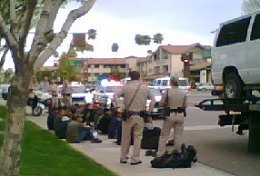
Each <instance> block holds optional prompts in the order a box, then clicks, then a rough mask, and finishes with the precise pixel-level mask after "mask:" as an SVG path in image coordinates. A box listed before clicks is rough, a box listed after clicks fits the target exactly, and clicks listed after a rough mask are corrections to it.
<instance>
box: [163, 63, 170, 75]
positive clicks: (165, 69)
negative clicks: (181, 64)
mask: <svg viewBox="0 0 260 176" xmlns="http://www.w3.org/2000/svg"><path fill="white" fill-rule="evenodd" d="M162 69H163V72H164V73H165V72H168V71H169V68H168V65H164V66H163V67H162Z"/></svg>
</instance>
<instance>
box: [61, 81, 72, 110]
mask: <svg viewBox="0 0 260 176" xmlns="http://www.w3.org/2000/svg"><path fill="white" fill-rule="evenodd" d="M62 94H63V101H64V104H65V106H66V107H71V106H72V97H71V94H72V87H71V85H70V83H69V80H67V79H66V80H64V83H63V89H62Z"/></svg>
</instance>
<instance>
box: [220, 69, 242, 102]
mask: <svg viewBox="0 0 260 176" xmlns="http://www.w3.org/2000/svg"><path fill="white" fill-rule="evenodd" d="M242 91H243V83H242V81H241V79H240V78H239V76H238V75H237V74H236V73H229V74H228V75H227V76H226V78H225V80H224V97H225V98H239V97H241V96H242V93H243V92H242Z"/></svg>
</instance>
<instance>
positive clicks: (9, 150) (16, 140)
mask: <svg viewBox="0 0 260 176" xmlns="http://www.w3.org/2000/svg"><path fill="white" fill-rule="evenodd" d="M16 78H19V79H13V81H12V84H11V91H10V93H9V97H8V101H7V104H8V110H7V117H6V126H5V136H4V143H3V147H2V149H1V158H0V176H18V175H19V166H20V156H21V152H22V139H23V128H24V121H25V110H26V101H27V97H28V84H29V83H28V81H27V80H29V79H27V80H26V81H24V78H23V79H22V78H21V77H16ZM15 80H17V81H15Z"/></svg>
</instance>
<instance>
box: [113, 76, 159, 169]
mask: <svg viewBox="0 0 260 176" xmlns="http://www.w3.org/2000/svg"><path fill="white" fill-rule="evenodd" d="M129 76H130V78H131V81H129V83H127V84H125V85H124V86H123V88H122V89H121V91H120V92H118V93H116V94H115V97H114V101H115V102H116V98H119V97H120V96H123V97H124V107H125V108H127V110H128V112H129V115H130V117H129V118H128V119H126V120H124V121H122V138H121V156H120V163H123V164H125V163H127V160H128V154H129V148H130V142H131V134H132V133H133V136H134V145H133V153H132V156H131V165H137V164H140V163H142V161H141V160H140V146H141V138H142V133H143V127H144V119H143V118H142V117H141V115H142V114H143V113H144V112H146V101H147V99H148V98H150V99H151V103H150V105H149V110H148V111H149V112H151V110H152V108H153V106H154V103H155V100H154V96H153V94H152V92H151V91H150V90H149V88H148V87H147V86H146V85H145V84H143V83H142V82H140V81H139V78H140V73H139V72H137V71H131V72H130V73H129Z"/></svg>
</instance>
